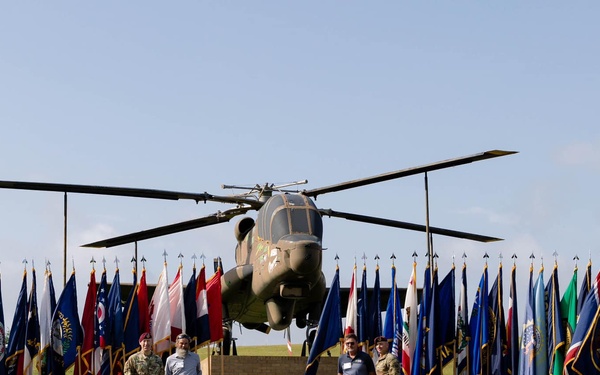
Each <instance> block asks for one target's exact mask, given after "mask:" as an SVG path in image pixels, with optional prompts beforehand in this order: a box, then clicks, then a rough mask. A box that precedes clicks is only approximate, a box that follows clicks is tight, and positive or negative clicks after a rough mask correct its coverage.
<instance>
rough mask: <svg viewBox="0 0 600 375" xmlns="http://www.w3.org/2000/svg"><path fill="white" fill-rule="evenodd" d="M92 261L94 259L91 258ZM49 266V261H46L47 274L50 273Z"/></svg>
mask: <svg viewBox="0 0 600 375" xmlns="http://www.w3.org/2000/svg"><path fill="white" fill-rule="evenodd" d="M92 259H94V258H93V257H92ZM94 262H95V261H94ZM50 264H51V263H50V260H48V259H46V271H47V272H51V271H50Z"/></svg>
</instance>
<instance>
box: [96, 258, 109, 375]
mask: <svg viewBox="0 0 600 375" xmlns="http://www.w3.org/2000/svg"><path fill="white" fill-rule="evenodd" d="M107 289H108V282H107V281H106V268H105V269H103V270H102V276H101V277H100V286H99V287H98V298H97V300H96V319H95V322H94V325H95V330H94V347H95V348H98V349H99V350H98V351H97V353H95V354H94V356H95V357H96V356H97V358H95V362H97V363H98V362H99V363H100V373H101V374H102V375H110V338H109V337H108V333H109V331H108V327H107V325H108V318H107V315H108V312H107V310H108V309H107V300H106V295H107V293H108V292H107ZM96 371H97V370H96Z"/></svg>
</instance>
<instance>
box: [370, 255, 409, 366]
mask: <svg viewBox="0 0 600 375" xmlns="http://www.w3.org/2000/svg"><path fill="white" fill-rule="evenodd" d="M394 280H395V279H394ZM394 284H395V281H394ZM369 307H370V308H369V311H370V314H371V324H370V327H371V334H370V335H369V337H370V338H371V339H374V338H375V337H379V336H381V334H382V332H383V331H382V328H383V327H382V324H381V287H380V286H379V265H377V267H375V284H374V285H373V297H372V298H371V305H370V306H369ZM398 310H399V311H398V312H399V314H400V318H402V312H400V309H398ZM400 334H402V325H400ZM386 337H387V336H386ZM372 345H373V343H372V342H371V346H372ZM400 345H401V344H400ZM397 356H398V353H396V357H397Z"/></svg>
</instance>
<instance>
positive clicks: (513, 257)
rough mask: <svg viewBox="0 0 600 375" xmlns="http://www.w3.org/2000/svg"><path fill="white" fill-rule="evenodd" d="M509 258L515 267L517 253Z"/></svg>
mask: <svg viewBox="0 0 600 375" xmlns="http://www.w3.org/2000/svg"><path fill="white" fill-rule="evenodd" d="M511 258H512V260H513V266H516V265H517V253H513V255H512V256H511Z"/></svg>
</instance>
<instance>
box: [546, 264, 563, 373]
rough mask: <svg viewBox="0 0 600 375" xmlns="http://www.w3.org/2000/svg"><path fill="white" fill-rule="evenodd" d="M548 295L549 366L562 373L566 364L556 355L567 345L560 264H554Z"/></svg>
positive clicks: (547, 332)
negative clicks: (561, 297)
mask: <svg viewBox="0 0 600 375" xmlns="http://www.w3.org/2000/svg"><path fill="white" fill-rule="evenodd" d="M546 296H547V302H548V312H547V318H546V334H547V338H548V348H547V349H548V350H547V354H548V359H547V361H548V362H547V363H548V367H549V371H550V373H551V374H552V373H554V374H560V373H561V372H562V367H563V365H564V362H563V360H559V358H560V356H556V354H557V353H559V351H562V349H563V346H564V345H565V331H564V328H563V320H562V314H561V311H560V287H559V285H558V266H557V265H556V263H555V264H554V269H553V270H552V276H550V280H548V284H547V285H546Z"/></svg>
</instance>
